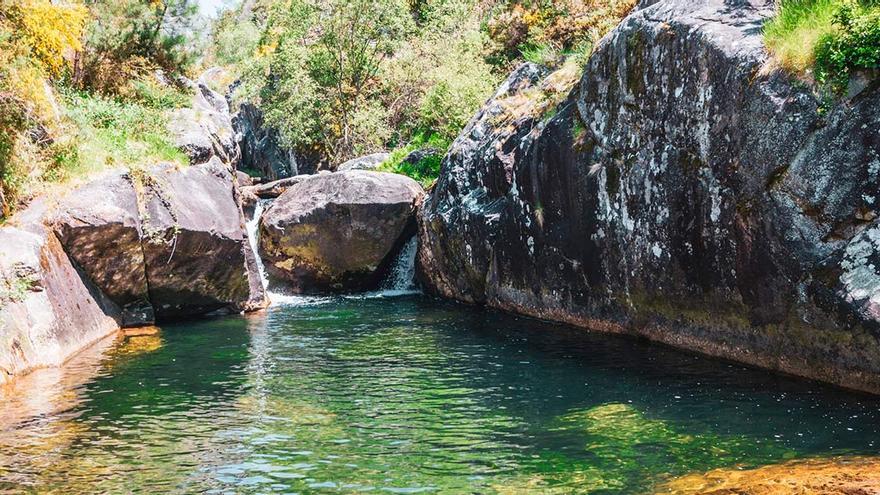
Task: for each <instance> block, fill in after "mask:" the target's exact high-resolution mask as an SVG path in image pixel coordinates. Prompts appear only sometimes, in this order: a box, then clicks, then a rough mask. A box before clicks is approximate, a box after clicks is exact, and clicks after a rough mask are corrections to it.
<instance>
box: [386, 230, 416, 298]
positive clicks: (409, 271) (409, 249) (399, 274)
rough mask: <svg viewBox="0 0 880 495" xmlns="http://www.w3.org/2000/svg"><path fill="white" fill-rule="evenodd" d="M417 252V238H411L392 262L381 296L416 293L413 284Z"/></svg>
mask: <svg viewBox="0 0 880 495" xmlns="http://www.w3.org/2000/svg"><path fill="white" fill-rule="evenodd" d="M417 251H418V238H417V237H416V236H412V237H411V238H410V239H409V240H408V241H407V242H406V244H405V245H404V246H403V249H401V250H400V254H398V255H397V259H396V260H394V264H393V265H391V269H390V270H389V271H388V275H387V277H386V278H385V280H384V281H383V282H382V286H381V290H380V294H381V295H384V296H394V295H405V294H413V293H416V292H417V290H416V284H415V271H416V268H415V267H416V252H417Z"/></svg>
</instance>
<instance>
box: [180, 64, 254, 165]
mask: <svg viewBox="0 0 880 495" xmlns="http://www.w3.org/2000/svg"><path fill="white" fill-rule="evenodd" d="M191 89H192V90H193V91H194V95H193V98H192V108H181V109H178V110H175V111H174V112H173V113H172V114H171V118H170V120H169V123H168V130H169V131H170V132H171V134H172V136H174V140H175V144H176V145H177V147H178V148H180V149H181V150H182V151H183V152H184V153H186V155H187V156H188V157H189V160H190V163H192V164H200V163H206V162H208V161H209V160H210V159H211V158H212V157H216V158H218V159H219V160H220V161H222V162H223V163H230V164H231V163H237V162H238V160H239V159H240V156H241V151H240V148H239V145H238V137H237V135H236V133H235V131H234V129H233V127H232V116H231V115H230V113H229V104H228V103H227V101H226V99H225V98H223V96H221V95H220V94H219V93H217V92H215V91H212V90H211V89H210V88H208V86H207V85H205V83H204V82H198V83H192V87H191Z"/></svg>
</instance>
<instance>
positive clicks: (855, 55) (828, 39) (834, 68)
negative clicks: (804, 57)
mask: <svg viewBox="0 0 880 495" xmlns="http://www.w3.org/2000/svg"><path fill="white" fill-rule="evenodd" d="M834 23H835V24H836V25H837V27H838V32H837V33H834V34H826V35H825V36H823V37H822V38H821V39H820V40H819V44H818V45H817V46H816V78H817V79H818V80H819V81H821V82H827V83H830V84H831V85H832V87H834V88H835V89H836V90H837V91H839V92H840V91H842V90H843V89H844V88H845V87H846V85H847V83H848V82H849V79H850V76H851V75H852V73H853V71H856V70H859V69H878V68H880V7H874V8H868V7H853V6H850V5H847V6H843V7H841V8H840V9H839V10H838V11H837V13H836V14H835V15H834Z"/></svg>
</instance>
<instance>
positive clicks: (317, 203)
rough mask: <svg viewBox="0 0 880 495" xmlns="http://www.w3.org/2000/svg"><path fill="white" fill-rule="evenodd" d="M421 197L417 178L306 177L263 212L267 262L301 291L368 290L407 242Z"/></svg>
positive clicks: (360, 174)
mask: <svg viewBox="0 0 880 495" xmlns="http://www.w3.org/2000/svg"><path fill="white" fill-rule="evenodd" d="M422 194H423V191H422V188H421V186H419V184H418V183H417V182H416V181H414V180H412V179H410V178H408V177H404V176H402V175H396V174H388V173H381V172H367V171H361V170H352V171H347V172H337V173H332V174H319V175H314V176H310V177H307V178H305V179H304V180H301V181H299V182H298V183H297V184H295V185H293V186H291V187H290V188H288V189H287V190H286V191H285V192H284V193H283V194H282V195H281V196H280V197H278V199H276V200H275V202H274V203H273V204H272V206H271V207H270V208H269V209H268V210H267V211H266V212H265V213H264V214H263V217H262V220H261V222H260V253H261V255H262V258H263V262H264V263H265V265H266V268H267V270H268V271H269V273H270V274H271V275H273V276H276V277H279V278H282V279H285V280H287V281H288V282H290V284H291V285H292V288H293V289H294V290H296V291H298V292H309V291H320V290H337V291H340V290H357V289H362V288H366V287H369V286H370V285H372V284H375V283H376V282H377V281H378V280H377V277H378V276H380V275H381V272H382V271H383V268H384V267H385V266H386V265H387V264H388V263H390V262H391V257H392V255H393V252H394V251H395V248H398V247H400V245H401V244H402V241H404V240H405V239H404V238H403V237H404V236H405V233H406V230H407V227H408V226H412V222H413V218H414V217H413V213H414V209H415V204H416V202H417V201H418V200H419V199H420V198H421V197H422Z"/></svg>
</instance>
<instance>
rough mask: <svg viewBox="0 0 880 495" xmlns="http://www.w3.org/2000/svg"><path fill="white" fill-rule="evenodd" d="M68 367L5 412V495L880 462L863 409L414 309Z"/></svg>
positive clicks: (195, 332) (264, 330)
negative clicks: (857, 458) (843, 458)
mask: <svg viewBox="0 0 880 495" xmlns="http://www.w3.org/2000/svg"><path fill="white" fill-rule="evenodd" d="M77 366H78V367H79V368H80V371H81V372H82V373H80V374H78V375H77V374H75V373H74V372H73V371H68V372H67V373H68V374H67V375H64V376H61V377H59V376H56V375H52V377H53V378H51V379H44V381H46V382H47V383H51V385H50V386H48V387H47V386H40V387H39V389H40V390H41V392H40V393H38V392H37V391H36V388H37V387H33V389H31V390H28V391H27V394H33V395H28V399H27V400H23V399H19V400H11V399H9V398H7V399H6V405H5V408H6V411H5V415H4V419H3V421H2V422H0V427H2V429H0V432H2V433H0V492H3V491H8V492H12V493H19V492H27V491H33V492H39V493H44V492H51V491H53V490H54V491H57V492H60V493H65V494H78V493H132V492H135V493H137V492H141V493H602V494H611V493H615V494H616V493H650V492H651V490H652V488H653V487H654V486H656V484H657V483H660V482H663V481H664V480H668V479H670V478H672V477H675V476H679V475H683V474H686V473H690V472H701V471H705V470H708V469H712V468H718V467H731V466H736V465H742V466H745V467H749V466H759V465H763V464H768V463H776V462H781V461H784V460H788V459H798V458H804V457H815V456H833V455H844V454H876V453H877V452H878V446H880V408H878V406H880V401H878V400H877V399H875V398H870V397H866V396H861V395H855V394H849V393H846V392H842V391H838V390H834V389H830V388H825V387H822V386H819V385H815V384H811V383H807V382H801V381H797V380H792V379H788V378H783V377H777V376H772V375H768V374H766V373H762V372H759V371H754V370H749V369H744V368H741V367H738V366H735V365H730V364H726V363H720V362H718V361H712V360H708V359H704V358H701V357H695V356H692V355H688V354H684V353H679V352H676V351H673V350H669V349H666V348H662V347H657V346H653V345H649V344H645V343H642V342H638V341H634V340H630V339H623V338H616V337H611V336H605V335H593V334H589V333H586V332H584V331H581V330H576V329H568V328H564V327H559V326H554V325H550V324H545V323H541V322H536V321H534V320H530V319H524V318H515V317H511V316H507V315H503V314H499V313H496V312H492V311H481V310H478V309H475V308H470V307H465V306H459V305H453V304H448V303H442V302H438V301H435V300H432V299H429V298H426V297H420V296H414V297H403V298H393V299H387V298H374V299H346V298H338V299H329V300H328V299H324V300H318V301H317V302H316V304H313V305H306V306H288V307H277V308H272V309H270V310H269V311H268V312H266V313H265V314H263V315H258V316H250V317H232V318H225V319H216V320H207V321H197V322H189V323H182V324H176V325H168V326H165V327H163V328H162V331H161V333H159V334H158V335H146V336H135V337H129V338H128V339H127V340H126V341H124V342H119V343H117V344H115V345H114V346H113V347H111V348H110V349H109V350H108V351H107V352H106V353H105V354H103V355H102V356H96V357H93V358H89V357H84V358H83V359H81V360H80V363H79V364H76V365H75V366H74V367H77ZM69 375H75V376H69ZM43 389H48V390H43Z"/></svg>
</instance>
